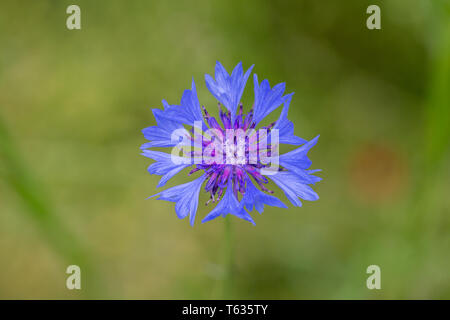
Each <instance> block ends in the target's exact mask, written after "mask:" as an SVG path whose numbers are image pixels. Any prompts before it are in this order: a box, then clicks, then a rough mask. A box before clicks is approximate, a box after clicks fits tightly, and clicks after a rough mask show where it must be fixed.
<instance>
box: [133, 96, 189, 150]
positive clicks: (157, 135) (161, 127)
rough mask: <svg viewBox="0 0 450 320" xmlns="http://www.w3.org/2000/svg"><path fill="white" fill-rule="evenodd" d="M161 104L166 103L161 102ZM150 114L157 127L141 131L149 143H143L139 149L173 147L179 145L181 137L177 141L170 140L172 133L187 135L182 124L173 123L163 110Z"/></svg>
mask: <svg viewBox="0 0 450 320" xmlns="http://www.w3.org/2000/svg"><path fill="white" fill-rule="evenodd" d="M163 103H166V102H165V101H163ZM152 112H153V116H154V117H155V120H156V124H157V125H156V126H151V127H148V128H145V129H143V130H142V133H143V134H144V137H145V138H146V139H147V140H149V141H150V142H147V143H144V144H143V145H142V146H141V149H147V148H151V147H174V146H176V145H179V143H180V141H181V140H182V137H179V140H178V141H173V140H172V133H173V132H174V131H175V130H177V129H179V130H184V131H185V134H186V135H189V132H188V131H187V130H185V129H184V127H183V125H182V124H180V123H178V122H176V121H173V120H172V119H170V118H169V117H168V116H167V115H166V114H165V112H166V111H165V110H161V109H152ZM180 132H181V131H180ZM186 145H190V144H186Z"/></svg>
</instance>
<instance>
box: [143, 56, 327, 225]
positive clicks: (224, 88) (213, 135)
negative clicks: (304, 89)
mask: <svg viewBox="0 0 450 320" xmlns="http://www.w3.org/2000/svg"><path fill="white" fill-rule="evenodd" d="M252 69H253V66H251V67H250V68H249V69H248V70H247V71H246V72H245V73H244V70H243V68H242V64H241V63H239V64H238V65H237V66H236V67H235V68H234V70H233V72H232V73H231V75H230V74H228V72H227V71H226V70H225V68H224V67H223V66H222V65H221V64H220V63H219V62H217V64H216V68H215V79H213V78H212V77H211V76H210V75H205V81H206V87H207V88H208V90H209V91H210V92H211V94H212V95H213V96H214V97H215V98H216V99H217V100H218V102H219V104H218V120H219V121H220V122H221V124H220V123H219V121H218V120H217V119H216V117H213V116H211V115H210V114H209V113H208V111H207V109H206V108H205V107H203V106H201V105H200V102H199V100H198V96H197V90H196V86H195V82H194V80H192V86H191V89H190V90H185V91H184V93H183V95H182V98H181V102H180V104H179V105H169V104H168V103H167V102H166V101H165V100H163V106H164V109H162V110H161V109H153V110H152V111H153V115H154V117H155V120H156V125H155V126H151V127H148V128H145V129H143V131H142V132H143V134H144V137H145V138H146V139H147V140H148V141H149V142H147V143H144V144H143V145H142V146H141V149H142V154H143V155H144V156H146V157H149V158H151V159H153V160H155V161H156V162H154V163H153V164H151V165H150V166H149V168H148V171H149V172H150V173H151V174H156V175H160V176H162V177H161V180H160V181H159V183H158V187H162V186H164V185H165V184H166V183H167V182H168V181H169V180H170V179H171V178H172V177H174V176H175V175H176V174H177V173H179V172H181V171H183V170H184V169H186V168H188V167H190V168H191V170H190V172H189V174H188V175H189V176H191V175H192V174H194V173H196V172H197V171H200V172H203V173H202V174H201V175H200V176H199V177H197V178H196V179H194V180H192V181H191V182H188V183H185V184H182V185H178V186H174V187H172V188H169V189H166V190H164V191H161V192H159V193H157V194H155V195H153V196H151V197H156V196H157V197H158V200H166V201H171V202H175V211H176V214H177V216H178V217H179V218H180V219H183V218H185V217H187V216H189V221H190V224H191V225H194V221H195V216H196V213H197V208H198V201H199V195H200V189H201V188H202V186H203V189H204V190H205V191H206V192H207V193H209V197H210V199H209V200H208V201H207V203H206V204H209V203H217V205H216V207H215V208H214V209H212V211H211V212H209V213H208V214H207V215H206V216H205V218H204V219H203V220H202V222H206V221H210V220H213V219H215V218H217V217H219V216H222V217H226V216H227V215H228V214H231V215H235V216H237V217H239V218H241V219H244V220H247V221H249V222H251V223H253V224H254V221H253V219H252V217H251V216H250V214H249V212H252V210H253V208H255V209H256V210H257V211H258V212H259V213H262V212H263V210H264V205H268V206H275V207H279V208H287V206H286V205H285V204H284V203H283V202H281V200H279V199H278V198H276V197H275V196H274V195H273V193H274V192H273V191H271V190H269V189H268V188H267V184H268V182H269V180H271V181H272V182H273V183H274V184H275V185H277V186H278V187H279V188H280V189H281V190H282V191H283V193H284V194H285V195H286V197H287V199H288V200H289V201H290V202H291V203H292V204H293V205H294V206H301V205H302V203H301V201H300V200H308V201H314V200H317V199H319V196H318V195H317V193H316V192H315V191H314V190H313V189H312V188H311V185H314V184H315V183H316V182H318V181H320V180H321V178H319V177H316V176H314V175H312V173H314V172H317V171H320V170H310V169H309V167H310V166H311V160H310V159H309V158H308V156H307V153H308V151H309V150H310V149H311V148H312V147H313V146H314V145H315V144H316V143H317V140H318V138H319V136H317V137H316V138H314V139H312V140H310V141H307V140H305V139H302V138H300V137H297V136H295V135H294V124H293V123H292V122H291V121H290V120H289V119H288V118H287V116H288V110H289V105H290V103H291V100H292V95H293V93H291V94H286V95H285V93H284V92H285V84H284V83H280V84H277V85H275V86H273V87H272V88H271V87H270V84H269V81H268V80H263V81H261V83H259V82H258V77H257V75H256V74H254V76H253V82H254V103H253V107H252V108H251V109H250V110H249V111H248V112H247V113H244V107H243V104H242V102H241V97H242V94H243V92H244V88H245V85H246V83H247V80H248V78H249V76H250V73H251V71H252ZM281 105H282V106H283V107H282V109H281V112H280V116H279V118H278V119H277V120H276V121H275V122H274V123H272V124H269V125H264V126H261V125H260V123H261V122H263V121H264V119H265V117H266V116H268V115H269V114H271V113H272V112H274V111H275V110H277V109H278V108H279V107H280V106H281ZM202 111H203V113H202ZM280 144H288V145H294V146H299V147H298V148H297V149H294V150H293V151H290V152H288V153H285V154H282V155H279V145H280ZM156 147H169V148H172V150H171V152H169V153H165V152H161V151H156V150H149V149H150V148H156ZM181 153H182V155H181ZM151 197H150V198H151Z"/></svg>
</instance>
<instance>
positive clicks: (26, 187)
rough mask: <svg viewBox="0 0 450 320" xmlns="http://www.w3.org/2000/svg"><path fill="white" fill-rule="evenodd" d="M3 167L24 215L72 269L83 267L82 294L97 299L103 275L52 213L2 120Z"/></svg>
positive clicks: (0, 147)
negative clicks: (100, 278) (22, 205)
mask: <svg viewBox="0 0 450 320" xmlns="http://www.w3.org/2000/svg"><path fill="white" fill-rule="evenodd" d="M0 164H2V166H3V168H2V171H1V172H2V176H3V178H4V179H5V181H6V183H7V185H8V186H9V187H10V188H11V189H12V190H13V191H14V192H15V193H16V194H17V195H18V196H19V198H20V200H22V202H23V204H24V205H25V206H26V209H27V210H24V211H25V212H27V213H28V217H29V218H31V219H33V220H34V222H35V223H36V225H37V227H38V228H39V230H40V231H41V233H42V235H43V236H44V237H45V238H46V239H47V241H48V242H49V243H50V245H51V246H52V248H53V249H54V250H55V251H56V252H57V253H58V254H59V255H60V256H61V257H62V258H63V259H64V260H65V262H66V263H67V264H68V265H69V264H76V265H78V266H80V268H81V270H82V274H83V277H82V281H83V286H84V287H85V288H86V290H82V292H81V293H82V294H85V295H86V296H87V297H90V296H95V295H96V293H95V292H96V291H97V290H98V289H99V288H100V283H99V275H98V274H97V273H96V272H95V270H94V269H95V268H93V266H92V263H91V262H90V259H89V258H88V255H87V252H86V249H85V248H84V247H83V246H82V245H81V242H80V241H79V239H77V238H76V237H75V236H74V235H73V234H72V233H71V232H70V230H68V229H67V228H66V227H65V225H64V223H63V222H62V221H60V219H59V218H58V217H57V215H55V213H54V212H53V210H52V209H51V205H50V201H49V200H48V199H47V198H46V196H45V194H44V192H43V188H42V187H40V186H38V185H37V183H36V181H35V180H34V179H33V178H32V175H31V174H30V172H29V171H28V170H27V168H26V166H25V164H24V163H23V162H22V159H21V157H20V156H19V153H18V151H17V150H16V148H15V146H14V144H13V141H12V139H11V136H10V135H9V132H8V129H7V127H6V125H5V123H4V122H3V120H2V118H1V117H0ZM61 273H62V274H64V273H65V270H61ZM84 284H86V285H84Z"/></svg>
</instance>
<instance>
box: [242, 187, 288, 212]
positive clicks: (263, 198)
mask: <svg viewBox="0 0 450 320" xmlns="http://www.w3.org/2000/svg"><path fill="white" fill-rule="evenodd" d="M242 201H243V203H244V204H245V207H246V208H247V210H249V211H252V210H253V205H254V206H255V209H256V210H257V211H258V212H259V213H262V212H263V211H264V204H266V205H269V206H273V207H280V208H287V206H286V205H285V204H284V203H283V202H281V201H280V200H279V199H278V198H276V197H274V196H271V195H268V194H265V193H264V192H262V191H261V190H259V189H258V188H257V187H255V185H254V184H253V183H252V181H251V180H250V179H247V189H246V190H245V194H244V197H243V198H242Z"/></svg>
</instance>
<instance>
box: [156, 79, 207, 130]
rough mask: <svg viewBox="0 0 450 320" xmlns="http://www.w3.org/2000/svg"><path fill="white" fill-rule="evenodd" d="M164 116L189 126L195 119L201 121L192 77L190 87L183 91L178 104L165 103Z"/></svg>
mask: <svg viewBox="0 0 450 320" xmlns="http://www.w3.org/2000/svg"><path fill="white" fill-rule="evenodd" d="M164 116H165V117H167V118H169V119H171V120H172V121H175V122H178V123H183V124H187V125H191V126H192V125H194V122H195V121H203V116H202V110H201V109H200V102H199V101H198V96H197V89H196V87H195V82H194V79H192V89H191V90H185V91H184V92H183V96H182V97H181V102H180V105H167V106H166V110H165V115H164Z"/></svg>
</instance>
